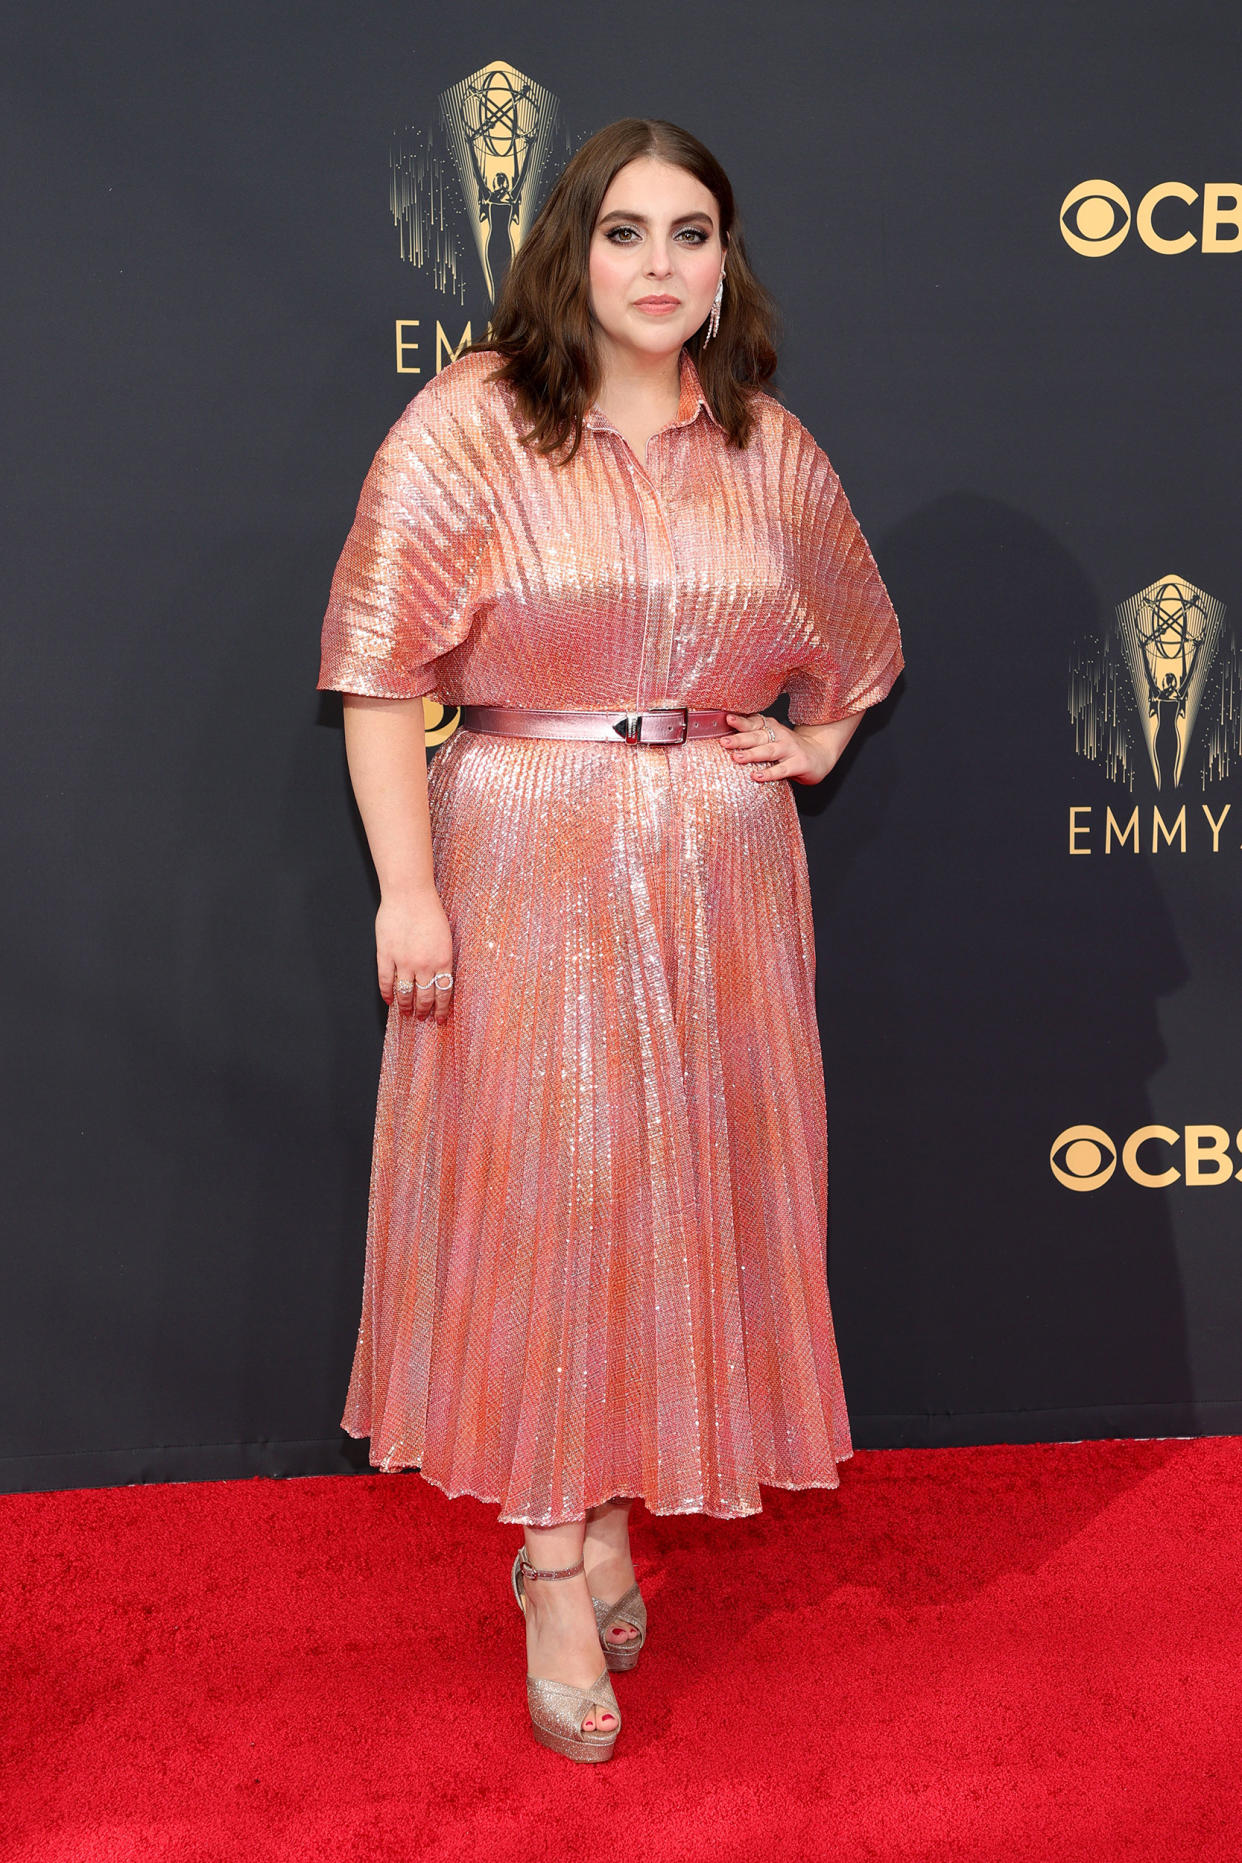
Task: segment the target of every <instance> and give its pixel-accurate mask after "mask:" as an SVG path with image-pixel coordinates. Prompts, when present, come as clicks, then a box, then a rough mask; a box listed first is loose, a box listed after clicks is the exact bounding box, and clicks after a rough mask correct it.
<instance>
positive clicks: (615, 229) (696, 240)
mask: <svg viewBox="0 0 1242 1863" xmlns="http://www.w3.org/2000/svg"><path fill="white" fill-rule="evenodd" d="M622 233H633V235H634V238H635V239H640V238H641V237H642V235H641V234H640V233H639V231H638V228H637V227H633V226H611V227H609V229H608V231H607V232H606V233H605V234H604V238H605V239H610V240H611V241H612V243H613V245H614V246H628V245H631V244H632V243H633V242H632V241H630V240H628V239H622V238H620V235H621V234H622ZM677 237H678V239H680V240H685V241H686V243H687V244H689V245H691V246H702V245H703V244H705V242H706V240H707V234H706V233H705V232H704V231H703V229H702V227H701V226H683V227H682V229H681V232H680V233H678V235H677Z"/></svg>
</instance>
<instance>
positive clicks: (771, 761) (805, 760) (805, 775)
mask: <svg viewBox="0 0 1242 1863" xmlns="http://www.w3.org/2000/svg"><path fill="white" fill-rule="evenodd" d="M725 717H726V718H727V719H728V721H729V723H730V724H731V725H732V726H733V736H732V737H728V738H725V739H724V740H723V741H724V746H725V749H726V750H727V751H728V753H729V755H730V756H731V757H732V759H733V761H734V763H750V764H754V765H755V766H756V767H755V768H754V769H752V770H751V773H750V774H751V780H752V781H753V782H756V783H770V782H772V781H774V780H775V779H778V778H780V779H783V778H786V777H787V778H788V779H789V780H790V781H791V782H794V783H822V782H823V780H824V778H825V777H826V776H827V774H828V772H829V770H830V769H831V768H832V766H833V764H834V763H835V762H836V758H835V757H832V756H830V755H829V753H828V751H827V749H826V748H824V747H822V746H821V745H819V744H816V743H814V742H813V741H811V740H810V739H808V738H805V737H803V736H802V735H801V733H800V732H799V731H798V730H797V729H796V728H794V727H792V726H790V725H783V724H781V723H780V721H779V719H776V718H769V717H768V715H767V713H766V712H749V713H748V712H726V713H725Z"/></svg>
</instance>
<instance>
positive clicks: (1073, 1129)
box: [1048, 1125, 1242, 1190]
mask: <svg viewBox="0 0 1242 1863" xmlns="http://www.w3.org/2000/svg"><path fill="white" fill-rule="evenodd" d="M1230 1143H1231V1139H1230V1133H1229V1129H1228V1127H1227V1126H1209V1125H1204V1126H1194V1125H1188V1126H1184V1127H1183V1128H1182V1130H1181V1131H1180V1132H1177V1131H1175V1130H1174V1129H1173V1127H1172V1126H1160V1125H1150V1126H1139V1127H1138V1129H1137V1130H1136V1131H1134V1132H1131V1134H1130V1136H1129V1137H1128V1138H1127V1139H1126V1141H1125V1143H1124V1144H1123V1145H1122V1147H1121V1150H1120V1152H1118V1149H1117V1147H1116V1145H1114V1144H1113V1141H1112V1139H1110V1138H1109V1136H1108V1133H1107V1132H1102V1131H1101V1130H1100V1128H1099V1126H1067V1127H1066V1129H1065V1131H1064V1132H1062V1133H1059V1134H1058V1136H1057V1137H1056V1138H1055V1139H1054V1140H1053V1141H1052V1150H1051V1151H1050V1152H1049V1154H1048V1163H1049V1164H1050V1165H1051V1167H1052V1175H1053V1176H1054V1177H1055V1178H1056V1180H1057V1182H1058V1184H1063V1185H1064V1186H1065V1188H1066V1190H1099V1189H1101V1188H1102V1187H1103V1186H1104V1185H1105V1184H1107V1183H1108V1181H1109V1179H1110V1178H1111V1177H1112V1175H1113V1173H1114V1171H1115V1170H1116V1169H1117V1161H1118V1159H1119V1158H1120V1161H1121V1168H1122V1170H1123V1171H1124V1173H1125V1175H1126V1176H1127V1177H1128V1178H1129V1180H1130V1182H1131V1183H1132V1184H1137V1185H1138V1186H1139V1188H1140V1189H1141V1190H1168V1189H1169V1187H1170V1185H1172V1184H1185V1185H1186V1187H1187V1189H1189V1190H1203V1189H1207V1188H1210V1187H1213V1186H1216V1185H1220V1184H1228V1183H1230V1182H1242V1169H1240V1168H1239V1164H1238V1161H1237V1160H1236V1159H1235V1158H1234V1155H1233V1152H1232V1151H1231V1150H1230ZM1232 1143H1233V1145H1234V1146H1236V1148H1237V1150H1238V1152H1239V1153H1242V1132H1239V1133H1237V1135H1236V1136H1235V1137H1234V1138H1233V1140H1232ZM1179 1148H1180V1154H1181V1163H1180V1164H1178V1163H1177V1162H1176V1159H1177V1156H1178V1150H1179Z"/></svg>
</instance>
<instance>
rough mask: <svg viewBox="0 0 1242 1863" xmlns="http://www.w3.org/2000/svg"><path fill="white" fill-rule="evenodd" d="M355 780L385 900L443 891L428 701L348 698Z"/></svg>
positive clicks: (352, 778) (351, 768) (348, 732)
mask: <svg viewBox="0 0 1242 1863" xmlns="http://www.w3.org/2000/svg"><path fill="white" fill-rule="evenodd" d="M343 699H344V709H345V754H346V758H347V759H348V763H349V780H350V782H351V783H352V785H353V791H354V798H355V800H356V801H357V804H358V812H359V814H360V815H361V816H362V825H363V827H364V828H365V830H366V836H367V845H368V847H369V848H370V850H371V859H372V860H373V861H374V863H375V871H376V875H377V876H378V879H379V883H380V892H381V894H382V895H383V897H384V898H385V899H394V898H400V897H409V896H413V895H414V894H417V893H421V892H434V891H435V874H434V872H433V869H432V860H431V816H430V812H429V809H428V806H427V745H426V735H425V733H424V730H423V701H422V700H421V698H419V699H372V698H364V697H363V696H361V695H360V694H358V693H354V692H346V693H345V694H343Z"/></svg>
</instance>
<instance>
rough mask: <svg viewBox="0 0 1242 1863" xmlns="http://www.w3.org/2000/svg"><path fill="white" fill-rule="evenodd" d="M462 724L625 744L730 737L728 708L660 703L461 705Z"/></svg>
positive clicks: (470, 727) (468, 727) (516, 733)
mask: <svg viewBox="0 0 1242 1863" xmlns="http://www.w3.org/2000/svg"><path fill="white" fill-rule="evenodd" d="M460 722H461V728H462V729H463V730H466V731H497V732H499V733H501V735H502V736H505V737H566V738H568V737H590V738H604V739H609V738H614V737H619V738H621V739H622V740H623V741H624V742H625V743H627V744H684V743H685V741H686V739H687V738H694V737H728V736H730V735H731V734H732V731H733V726H732V725H731V724H730V723H729V718H728V713H727V712H720V711H691V709H690V708H689V706H687V705H660V706H657V707H656V708H655V709H654V710H653V711H646V712H594V711H586V712H552V711H534V710H529V709H528V708H527V707H525V706H522V705H463V706H462V708H461V721H460Z"/></svg>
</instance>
